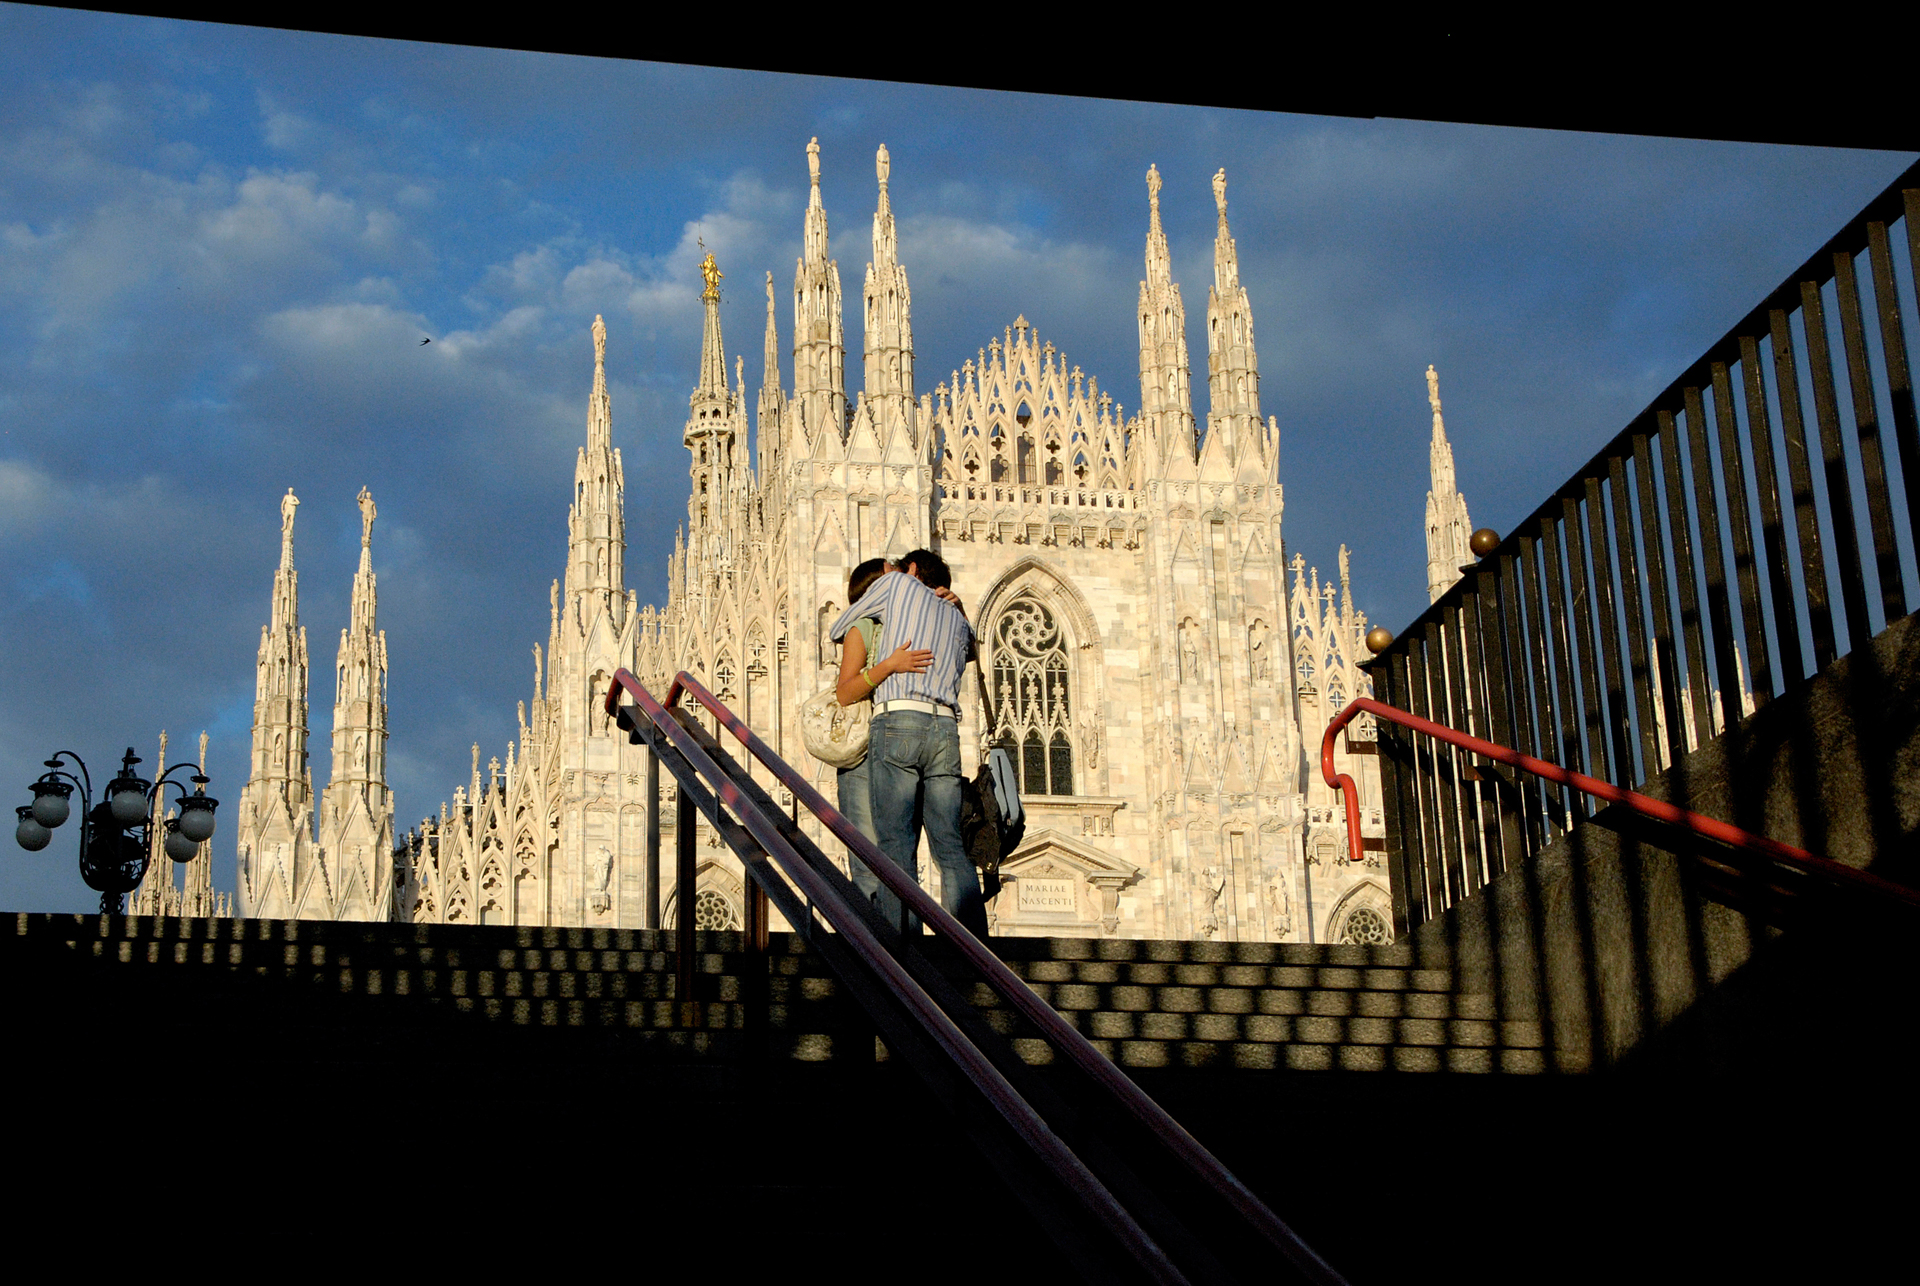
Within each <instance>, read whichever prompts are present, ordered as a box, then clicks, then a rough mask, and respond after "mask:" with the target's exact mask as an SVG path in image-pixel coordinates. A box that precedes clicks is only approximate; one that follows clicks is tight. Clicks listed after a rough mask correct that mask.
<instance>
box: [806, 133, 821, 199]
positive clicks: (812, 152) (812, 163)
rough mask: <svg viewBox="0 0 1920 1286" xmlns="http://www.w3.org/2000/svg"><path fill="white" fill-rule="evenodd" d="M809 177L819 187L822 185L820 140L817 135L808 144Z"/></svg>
mask: <svg viewBox="0 0 1920 1286" xmlns="http://www.w3.org/2000/svg"><path fill="white" fill-rule="evenodd" d="M807 178H808V179H809V180H810V181H811V182H812V183H813V186H814V187H815V188H816V189H818V188H819V186H820V140H819V139H818V138H817V137H816V138H814V139H813V140H812V141H811V142H809V143H808V144H807Z"/></svg>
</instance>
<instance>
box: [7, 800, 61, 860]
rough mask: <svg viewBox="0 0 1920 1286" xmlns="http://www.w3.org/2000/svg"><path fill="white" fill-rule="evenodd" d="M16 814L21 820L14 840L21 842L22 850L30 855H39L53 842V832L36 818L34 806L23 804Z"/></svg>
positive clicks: (15, 831) (15, 810) (16, 810)
mask: <svg viewBox="0 0 1920 1286" xmlns="http://www.w3.org/2000/svg"><path fill="white" fill-rule="evenodd" d="M14 812H15V813H16V814H17V815H18V816H19V818H20V825H19V826H18V827H16V828H15V830H14V832H13V838H14V839H15V840H17V841H19V844H20V847H21V848H24V849H26V850H27V852H29V853H38V852H39V851H40V850H41V849H43V848H45V847H46V846H47V845H48V844H49V843H51V842H52V841H53V832H52V831H50V830H48V829H47V828H46V827H45V826H42V825H41V824H40V823H39V822H38V821H37V820H36V819H35V818H34V815H33V805H31V804H23V805H21V806H20V807H19V808H16V809H14Z"/></svg>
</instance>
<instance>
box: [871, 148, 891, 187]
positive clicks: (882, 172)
mask: <svg viewBox="0 0 1920 1286" xmlns="http://www.w3.org/2000/svg"><path fill="white" fill-rule="evenodd" d="M873 169H874V172H875V173H876V174H878V175H879V176H880V186H881V187H885V186H887V175H888V174H889V173H891V172H892V170H893V161H892V159H891V158H890V157H888V156H887V145H886V144H885V143H882V144H881V145H880V151H879V153H878V154H877V155H875V156H874V158H873Z"/></svg>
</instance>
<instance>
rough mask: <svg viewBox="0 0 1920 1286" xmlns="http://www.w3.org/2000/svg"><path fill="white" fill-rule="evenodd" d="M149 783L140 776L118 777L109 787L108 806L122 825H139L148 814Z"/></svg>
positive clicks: (115, 819) (114, 817)
mask: <svg viewBox="0 0 1920 1286" xmlns="http://www.w3.org/2000/svg"><path fill="white" fill-rule="evenodd" d="M146 786H147V783H145V782H144V781H141V780H140V779H139V778H138V777H116V778H114V779H113V782H112V784H110V785H109V786H108V787H107V808H108V810H109V811H111V812H112V813H113V820H114V821H116V822H118V823H120V825H122V826H138V825H139V824H140V823H141V822H142V821H143V820H145V818H146V816H147V790H146Z"/></svg>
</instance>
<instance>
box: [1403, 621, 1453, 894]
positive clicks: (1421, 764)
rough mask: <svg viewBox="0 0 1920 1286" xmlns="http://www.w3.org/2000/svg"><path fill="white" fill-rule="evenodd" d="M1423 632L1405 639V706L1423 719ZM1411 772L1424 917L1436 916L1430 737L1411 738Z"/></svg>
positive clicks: (1437, 806)
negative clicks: (1415, 788) (1417, 805)
mask: <svg viewBox="0 0 1920 1286" xmlns="http://www.w3.org/2000/svg"><path fill="white" fill-rule="evenodd" d="M1428 660H1429V655H1428V651H1427V636H1426V632H1425V631H1422V632H1420V633H1418V634H1414V635H1410V636H1409V637H1408V640H1407V680H1408V682H1407V698H1408V700H1410V701H1411V702H1412V704H1411V705H1409V706H1408V707H1407V709H1409V710H1411V711H1413V713H1415V714H1417V715H1419V716H1420V717H1421V718H1423V719H1432V718H1433V717H1434V714H1435V711H1434V708H1433V702H1432V699H1431V697H1432V681H1431V676H1430V675H1429V673H1428V671H1429V669H1430V667H1429V665H1428ZM1413 746H1414V773H1415V777H1416V779H1417V782H1418V786H1419V792H1420V800H1419V802H1420V836H1421V850H1422V851H1421V855H1420V856H1421V862H1420V875H1421V879H1422V882H1423V885H1424V887H1425V888H1426V896H1427V907H1428V918H1430V919H1433V918H1438V917H1439V915H1440V914H1441V913H1442V912H1444V911H1445V910H1446V908H1447V876H1446V869H1447V846H1446V842H1445V835H1446V833H1445V831H1444V830H1443V829H1442V828H1441V826H1440V814H1441V803H1440V752H1439V747H1438V745H1437V743H1435V742H1434V741H1433V739H1432V738H1430V737H1422V738H1415V739H1414V743H1413Z"/></svg>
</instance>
